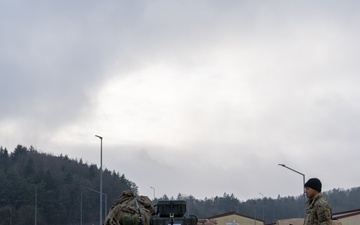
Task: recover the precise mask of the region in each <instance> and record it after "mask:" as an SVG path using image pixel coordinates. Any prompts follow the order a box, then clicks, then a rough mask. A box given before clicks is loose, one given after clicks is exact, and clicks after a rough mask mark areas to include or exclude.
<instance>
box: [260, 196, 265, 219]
mask: <svg viewBox="0 0 360 225" xmlns="http://www.w3.org/2000/svg"><path fill="white" fill-rule="evenodd" d="M259 194H260V195H261V196H262V199H261V203H262V220H263V221H265V220H264V195H263V194H262V193H259Z"/></svg>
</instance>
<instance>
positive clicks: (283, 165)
mask: <svg viewBox="0 0 360 225" xmlns="http://www.w3.org/2000/svg"><path fill="white" fill-rule="evenodd" d="M279 166H282V167H284V168H286V169H289V170H291V171H293V172H295V173H298V174H300V175H302V176H303V186H302V188H301V190H302V193H303V195H304V202H306V196H305V191H304V186H305V174H303V173H300V172H299V171H296V170H294V169H292V168H290V167H287V166H285V164H279Z"/></svg>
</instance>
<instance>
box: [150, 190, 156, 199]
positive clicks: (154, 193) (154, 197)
mask: <svg viewBox="0 0 360 225" xmlns="http://www.w3.org/2000/svg"><path fill="white" fill-rule="evenodd" d="M150 188H151V189H153V190H154V201H155V188H154V187H150Z"/></svg>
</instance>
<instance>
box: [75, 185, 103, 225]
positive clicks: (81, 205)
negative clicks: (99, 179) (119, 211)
mask: <svg viewBox="0 0 360 225" xmlns="http://www.w3.org/2000/svg"><path fill="white" fill-rule="evenodd" d="M84 189H87V190H89V191H93V192H96V193H100V192H99V191H97V190H94V189H91V188H88V187H85V188H84ZM82 193H83V192H82V191H81V197H80V225H83V210H82V209H83V204H82V203H83V200H82V199H83V197H82V196H83V194H82ZM103 195H104V196H105V215H106V213H107V194H104V193H103ZM101 197H102V196H101Z"/></svg>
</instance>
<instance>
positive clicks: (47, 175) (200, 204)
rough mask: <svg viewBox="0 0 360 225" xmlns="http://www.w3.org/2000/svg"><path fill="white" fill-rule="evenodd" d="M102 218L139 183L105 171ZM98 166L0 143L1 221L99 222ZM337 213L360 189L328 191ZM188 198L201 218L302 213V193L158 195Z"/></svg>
mask: <svg viewBox="0 0 360 225" xmlns="http://www.w3.org/2000/svg"><path fill="white" fill-rule="evenodd" d="M102 177H103V193H104V194H103V197H104V198H103V203H104V207H102V208H103V218H105V216H106V214H107V211H109V209H110V208H111V206H112V204H113V202H114V201H115V200H116V199H117V198H118V197H119V195H120V194H121V193H122V192H123V191H124V190H133V191H134V192H136V193H137V192H138V187H137V186H136V184H135V183H134V182H132V181H130V180H129V179H127V178H126V177H125V175H124V174H120V173H119V172H116V171H109V170H108V169H104V170H103V175H102ZM99 184H100V168H98V167H97V166H96V165H95V164H91V165H88V164H87V163H84V162H83V161H82V159H70V158H69V157H68V156H67V155H62V154H61V155H59V156H54V155H51V154H47V153H42V152H39V151H38V150H36V149H35V148H34V147H32V146H30V147H29V148H28V147H25V146H22V145H17V146H16V148H15V149H14V150H13V151H11V153H10V152H9V151H8V150H7V149H6V148H3V147H0V225H28V224H34V223H35V222H36V224H37V225H46V224H52V225H65V224H66V225H75V224H82V225H89V224H98V223H99V214H100V211H99V200H100V199H99V197H100V194H99V190H100V188H99V186H100V185H99ZM324 195H325V196H326V198H327V199H328V200H329V202H330V204H331V205H332V208H333V212H334V213H336V212H344V211H348V210H354V209H359V208H360V187H357V188H352V189H348V190H340V189H333V190H331V191H328V192H324ZM169 198H170V199H176V200H186V202H187V211H188V213H189V214H194V215H196V216H197V217H198V218H208V217H211V216H215V215H219V214H223V213H228V212H236V213H239V214H241V215H244V216H248V217H251V218H256V219H259V220H263V221H265V223H266V224H267V223H273V222H275V221H276V220H278V219H286V218H298V217H303V216H304V213H305V210H304V198H303V195H299V196H288V197H280V196H279V197H278V198H276V199H272V198H262V199H249V200H246V201H239V200H238V199H237V198H236V197H235V196H234V195H233V194H227V193H224V194H223V196H219V197H218V196H217V197H211V198H205V199H195V198H194V197H193V196H191V195H190V196H189V195H183V194H181V193H179V194H178V196H175V197H174V196H171V197H169V196H166V195H164V196H162V197H161V198H158V199H155V200H154V203H155V202H156V201H158V200H166V199H169Z"/></svg>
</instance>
